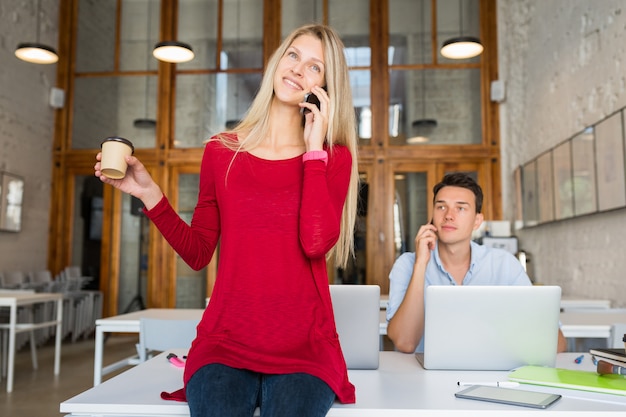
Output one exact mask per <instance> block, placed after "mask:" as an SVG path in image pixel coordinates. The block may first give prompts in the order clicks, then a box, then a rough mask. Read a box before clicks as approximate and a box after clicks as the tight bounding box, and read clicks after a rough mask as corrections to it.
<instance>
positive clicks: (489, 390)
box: [454, 385, 561, 408]
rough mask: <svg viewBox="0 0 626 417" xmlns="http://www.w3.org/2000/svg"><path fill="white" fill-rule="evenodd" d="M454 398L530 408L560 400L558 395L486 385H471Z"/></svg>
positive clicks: (540, 406)
mask: <svg viewBox="0 0 626 417" xmlns="http://www.w3.org/2000/svg"><path fill="white" fill-rule="evenodd" d="M454 396H455V397H457V398H465V399H468V400H479V401H489V402H494V403H500V404H510V405H519V406H522V407H532V408H547V407H548V406H550V405H552V404H554V402H555V401H557V400H558V399H560V398H561V396H560V395H559V394H549V393H545V392H534V391H524V390H520V389H511V388H502V387H491V386H486V385H473V386H471V387H469V388H467V389H464V390H463V391H459V392H457V393H456V394H454Z"/></svg>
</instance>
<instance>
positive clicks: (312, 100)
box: [301, 87, 326, 115]
mask: <svg viewBox="0 0 626 417" xmlns="http://www.w3.org/2000/svg"><path fill="white" fill-rule="evenodd" d="M322 88H323V89H324V91H326V87H322ZM304 101H305V102H306V103H311V104H315V105H316V106H317V108H318V109H319V108H320V99H319V98H317V96H316V95H315V94H313V93H307V94H306V95H305V96H304ZM310 111H311V110H309V109H307V108H306V107H303V108H302V110H301V113H302V114H303V115H305V114H307V113H309V112H310Z"/></svg>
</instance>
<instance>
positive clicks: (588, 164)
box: [572, 127, 598, 216]
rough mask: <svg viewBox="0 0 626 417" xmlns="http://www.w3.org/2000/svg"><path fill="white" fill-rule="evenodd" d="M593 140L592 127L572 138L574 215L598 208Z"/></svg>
mask: <svg viewBox="0 0 626 417" xmlns="http://www.w3.org/2000/svg"><path fill="white" fill-rule="evenodd" d="M594 140H595V135H594V130H593V128H592V127H588V128H587V129H585V130H584V131H582V132H580V133H579V134H578V135H576V136H574V137H573V138H572V180H573V182H574V183H573V186H574V215H576V216H582V215H584V214H589V213H593V212H595V211H596V210H597V209H598V204H597V198H596V195H597V194H596V168H595V157H594Z"/></svg>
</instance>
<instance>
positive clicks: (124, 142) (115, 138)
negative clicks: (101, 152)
mask: <svg viewBox="0 0 626 417" xmlns="http://www.w3.org/2000/svg"><path fill="white" fill-rule="evenodd" d="M111 141H114V142H122V143H123V144H126V145H128V146H130V149H131V150H132V152H131V154H133V153H135V147H134V146H133V143H132V142H131V141H129V140H128V139H124V138H121V137H119V136H111V137H108V138H106V139H105V140H103V141H102V143H101V144H100V147H102V145H104V142H111Z"/></svg>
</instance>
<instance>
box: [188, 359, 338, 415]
mask: <svg viewBox="0 0 626 417" xmlns="http://www.w3.org/2000/svg"><path fill="white" fill-rule="evenodd" d="M186 395H187V402H188V403H189V411H190V413H191V417H252V415H253V414H254V410H255V409H256V408H257V407H259V408H260V410H261V417H283V416H284V417H294V416H298V417H323V416H325V415H326V413H328V410H329V409H330V407H331V406H332V405H333V402H334V401H335V393H334V392H333V391H332V390H331V389H330V387H329V386H328V385H327V384H326V383H325V382H324V381H322V380H321V379H319V378H317V377H314V376H312V375H308V374H304V373H295V374H284V375H278V374H261V373H258V372H252V371H247V370H245V369H235V368H231V367H229V366H225V365H221V364H210V365H206V366H204V367H202V368H200V369H199V370H198V371H197V372H196V373H195V374H194V375H193V376H192V377H191V379H190V380H189V382H188V383H187V391H186Z"/></svg>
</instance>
